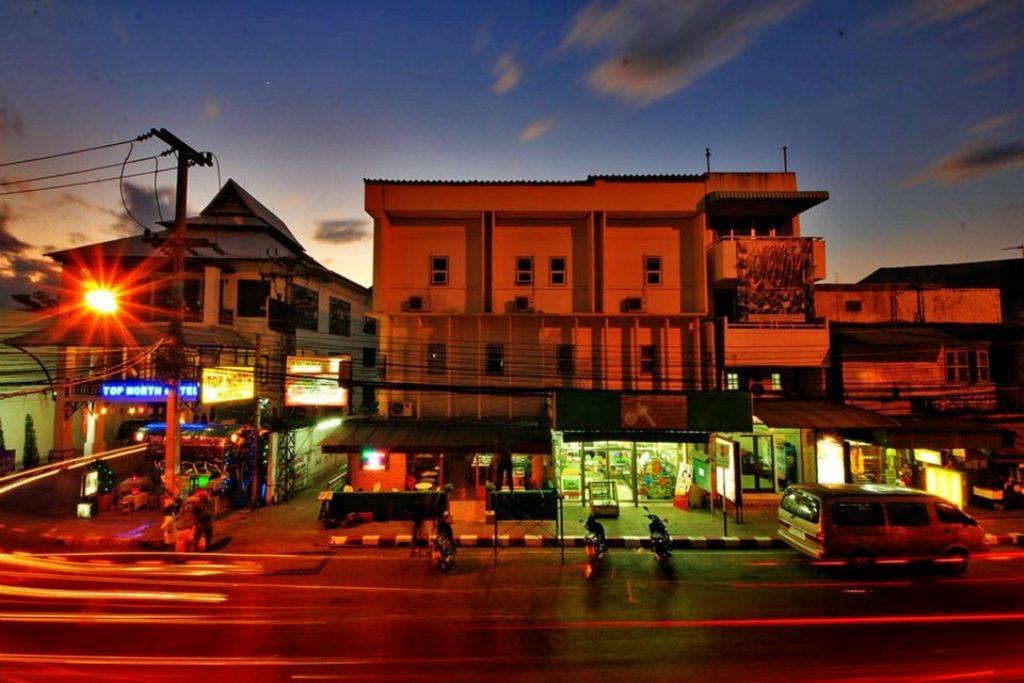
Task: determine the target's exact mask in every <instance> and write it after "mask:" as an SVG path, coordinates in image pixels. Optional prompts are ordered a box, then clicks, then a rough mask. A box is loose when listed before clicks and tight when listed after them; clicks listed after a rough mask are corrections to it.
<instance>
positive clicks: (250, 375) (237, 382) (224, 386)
mask: <svg viewBox="0 0 1024 683" xmlns="http://www.w3.org/2000/svg"><path fill="white" fill-rule="evenodd" d="M199 393H200V396H201V401H200V402H201V403H203V404H206V405H210V404H214V403H228V402H230V401H251V400H252V399H253V398H255V397H256V378H255V374H254V372H253V369H252V368H231V367H214V368H203V377H202V389H201V391H200V392H199Z"/></svg>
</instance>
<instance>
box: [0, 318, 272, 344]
mask: <svg viewBox="0 0 1024 683" xmlns="http://www.w3.org/2000/svg"><path fill="white" fill-rule="evenodd" d="M127 330H128V331H127V332H124V331H120V330H119V329H117V330H116V329H114V328H110V329H107V330H101V329H97V328H93V327H90V326H87V325H74V326H69V325H61V324H60V323H58V324H56V325H54V326H52V327H48V328H45V329H41V330H36V331H34V332H28V333H26V334H22V335H18V336H16V337H11V338H9V339H7V340H5V343H7V344H10V345H11V346H77V347H93V348H142V347H145V346H151V345H153V344H155V343H156V342H157V341H159V340H160V339H161V338H163V337H165V336H167V333H168V326H167V323H145V324H133V325H131V326H130V328H127ZM185 343H186V344H187V345H189V346H201V347H214V346H215V347H221V348H236V349H254V348H256V345H255V344H253V343H252V342H251V341H249V339H247V338H246V337H245V336H243V335H241V334H239V333H238V332H236V331H235V330H233V329H231V328H229V327H217V326H212V325H200V324H198V323H185Z"/></svg>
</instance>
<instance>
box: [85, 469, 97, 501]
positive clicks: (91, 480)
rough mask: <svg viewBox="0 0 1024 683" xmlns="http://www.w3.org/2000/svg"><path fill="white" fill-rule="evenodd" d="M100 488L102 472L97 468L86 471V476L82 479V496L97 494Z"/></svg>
mask: <svg viewBox="0 0 1024 683" xmlns="http://www.w3.org/2000/svg"><path fill="white" fill-rule="evenodd" d="M99 490H100V473H99V472H98V471H96V470H92V471H91V472H86V473H85V478H84V480H83V481H82V497H83V498H88V497H90V496H95V495H96V494H97V493H99Z"/></svg>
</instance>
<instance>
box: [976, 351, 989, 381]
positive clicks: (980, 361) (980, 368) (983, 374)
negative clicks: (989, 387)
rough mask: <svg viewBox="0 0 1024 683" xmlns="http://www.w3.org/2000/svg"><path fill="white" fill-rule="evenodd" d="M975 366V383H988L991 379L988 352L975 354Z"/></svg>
mask: <svg viewBox="0 0 1024 683" xmlns="http://www.w3.org/2000/svg"><path fill="white" fill-rule="evenodd" d="M974 366H975V368H974V381H976V382H988V381H989V377H990V374H989V371H988V351H975V352H974Z"/></svg>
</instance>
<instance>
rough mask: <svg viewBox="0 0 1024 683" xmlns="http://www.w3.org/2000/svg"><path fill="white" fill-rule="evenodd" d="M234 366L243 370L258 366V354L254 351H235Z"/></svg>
mask: <svg viewBox="0 0 1024 683" xmlns="http://www.w3.org/2000/svg"><path fill="white" fill-rule="evenodd" d="M233 355H234V362H233V365H235V366H237V367H241V368H246V367H251V366H253V365H255V364H256V352H255V351H253V350H252V349H235V350H234V353H233Z"/></svg>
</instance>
